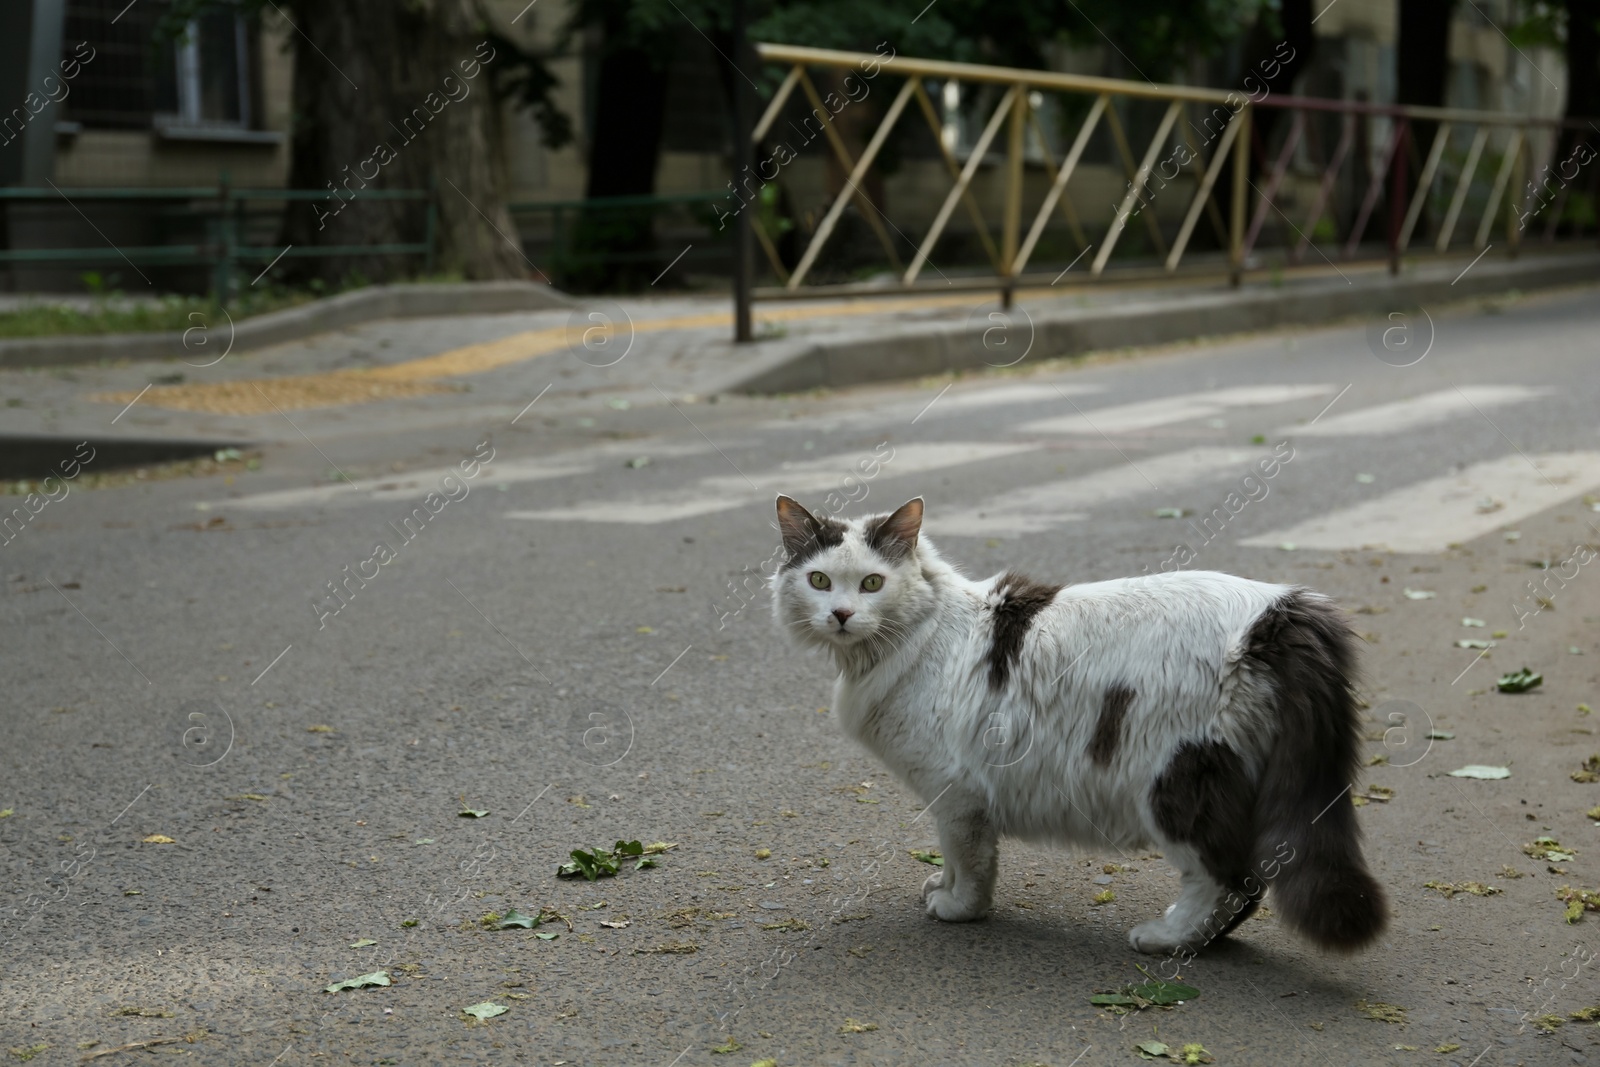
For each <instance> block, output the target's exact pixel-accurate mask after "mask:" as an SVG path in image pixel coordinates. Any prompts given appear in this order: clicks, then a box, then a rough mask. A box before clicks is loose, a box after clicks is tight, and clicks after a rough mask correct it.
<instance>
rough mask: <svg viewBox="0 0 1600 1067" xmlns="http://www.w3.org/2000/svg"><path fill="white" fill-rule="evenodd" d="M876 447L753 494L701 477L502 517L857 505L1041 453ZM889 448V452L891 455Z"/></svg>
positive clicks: (658, 518)
mask: <svg viewBox="0 0 1600 1067" xmlns="http://www.w3.org/2000/svg"><path fill="white" fill-rule="evenodd" d="M879 447H880V449H882V451H875V450H872V449H865V450H862V451H859V452H840V453H837V454H835V455H831V456H823V457H821V458H818V459H811V460H802V461H799V462H794V463H785V464H783V465H782V466H780V467H779V468H778V469H776V470H768V471H761V472H755V473H752V474H751V476H750V480H751V481H753V482H755V483H756V485H757V486H759V487H760V488H757V489H752V488H751V485H750V482H748V481H746V480H745V479H744V478H743V477H742V476H740V475H737V474H732V475H716V476H713V477H709V478H701V479H700V480H699V481H698V482H697V483H695V490H694V491H689V490H685V491H681V492H674V493H670V494H661V495H659V496H656V497H653V498H644V499H635V500H594V501H590V502H587V503H583V504H576V505H573V506H572V507H565V508H548V509H542V510H538V511H510V512H507V513H506V517H507V518H509V519H542V520H554V521H567V522H574V521H576V522H621V523H634V524H648V523H657V522H671V521H673V520H675V519H687V518H693V517H694V516H696V515H709V514H712V513H713V512H718V511H729V510H731V509H733V508H738V507H743V506H745V505H746V504H750V503H752V502H756V501H761V502H767V503H770V502H771V500H772V499H773V497H774V495H775V494H777V493H786V494H788V495H790V496H798V495H799V494H803V493H836V494H838V495H839V497H840V499H841V500H847V501H848V500H852V499H857V500H859V499H864V497H863V496H862V494H861V490H862V489H865V490H866V491H867V492H869V493H870V492H871V490H872V488H874V487H875V486H876V484H877V481H878V479H880V478H885V477H888V478H894V477H899V476H901V475H906V474H920V473H925V472H927V471H935V470H941V469H944V468H946V467H955V466H960V465H961V464H965V463H976V462H979V461H981V460H991V459H999V458H1001V457H1003V456H1014V455H1018V454H1020V453H1023V452H1032V451H1036V450H1037V449H1038V448H1039V446H1038V445H1033V444H981V443H976V442H967V441H945V442H934V443H913V444H902V445H894V446H887V445H884V446H879ZM891 447H892V450H893V451H892V453H891V452H890V451H889V449H890V448H891ZM885 457H888V458H885ZM863 464H865V465H863ZM875 466H876V467H878V468H880V469H879V470H878V472H877V473H876V474H873V473H869V472H870V471H872V469H873V468H874V467H875ZM695 494H697V495H695ZM912 495H915V494H912ZM900 503H902V501H900V500H896V501H895V504H900Z"/></svg>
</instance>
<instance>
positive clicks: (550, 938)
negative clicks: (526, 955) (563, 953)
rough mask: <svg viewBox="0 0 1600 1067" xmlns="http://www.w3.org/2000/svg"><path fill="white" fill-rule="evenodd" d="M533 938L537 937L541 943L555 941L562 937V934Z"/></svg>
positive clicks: (540, 935)
mask: <svg viewBox="0 0 1600 1067" xmlns="http://www.w3.org/2000/svg"><path fill="white" fill-rule="evenodd" d="M533 936H534V937H537V938H538V939H539V940H540V941H554V940H555V939H556V938H558V937H560V936H561V935H560V934H534V935H533Z"/></svg>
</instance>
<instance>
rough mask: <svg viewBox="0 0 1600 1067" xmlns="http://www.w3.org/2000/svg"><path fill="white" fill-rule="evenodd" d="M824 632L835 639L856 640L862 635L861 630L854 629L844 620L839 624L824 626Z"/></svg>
mask: <svg viewBox="0 0 1600 1067" xmlns="http://www.w3.org/2000/svg"><path fill="white" fill-rule="evenodd" d="M822 632H823V633H825V634H827V635H828V637H830V638H832V639H833V640H835V641H854V640H856V639H857V638H859V637H860V636H861V631H860V630H852V629H850V628H849V627H848V626H847V625H846V624H845V623H842V622H841V623H839V624H838V625H837V626H824V627H823V628H822Z"/></svg>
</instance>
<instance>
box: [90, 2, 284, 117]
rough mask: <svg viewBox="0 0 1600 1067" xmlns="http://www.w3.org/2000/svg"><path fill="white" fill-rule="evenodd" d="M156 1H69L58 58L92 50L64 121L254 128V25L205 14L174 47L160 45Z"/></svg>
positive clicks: (164, 41) (231, 15)
mask: <svg viewBox="0 0 1600 1067" xmlns="http://www.w3.org/2000/svg"><path fill="white" fill-rule="evenodd" d="M169 8H170V5H169V4H166V3H162V2H160V0H141V2H138V3H134V4H129V3H128V2H127V0H69V2H68V4H67V16H66V25H65V27H64V32H63V34H62V48H63V53H64V54H68V55H70V54H71V53H72V51H73V50H74V49H76V48H78V47H79V46H80V45H81V44H82V43H83V42H88V44H89V45H90V46H92V47H93V48H94V50H95V53H96V54H95V59H94V61H93V62H91V63H88V64H85V65H84V67H83V70H82V73H81V74H80V75H79V77H78V78H77V79H76V80H75V81H74V84H73V88H72V94H71V95H70V96H69V97H67V99H66V101H65V102H64V110H63V113H62V116H61V117H62V119H64V120H66V121H69V122H77V123H81V124H82V125H83V126H84V127H86V128H90V129H123V130H138V129H151V128H157V129H177V130H181V129H186V128H187V129H222V130H226V129H250V128H251V127H252V126H253V125H254V124H255V117H256V116H255V107H254V96H255V94H254V91H253V86H254V80H255V65H254V57H255V55H256V52H257V42H256V36H257V32H256V27H255V24H254V20H253V19H250V18H247V17H245V16H242V15H239V14H237V13H235V12H233V11H228V10H222V11H216V10H213V11H210V12H207V13H206V14H204V15H202V16H201V17H199V18H197V19H194V20H192V21H191V22H190V23H189V24H188V26H187V28H186V31H185V32H184V33H183V34H182V36H180V37H179V38H178V39H176V40H172V39H170V38H159V37H158V36H157V33H158V28H159V25H160V22H161V19H162V16H163V15H164V14H166V12H167V11H168V10H169Z"/></svg>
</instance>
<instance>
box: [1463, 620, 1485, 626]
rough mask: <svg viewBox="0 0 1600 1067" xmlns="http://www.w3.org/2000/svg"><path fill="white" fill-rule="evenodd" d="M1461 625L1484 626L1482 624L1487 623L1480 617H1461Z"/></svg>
mask: <svg viewBox="0 0 1600 1067" xmlns="http://www.w3.org/2000/svg"><path fill="white" fill-rule="evenodd" d="M1461 625H1462V626H1477V627H1484V626H1488V625H1489V624H1488V623H1486V622H1484V621H1483V620H1482V619H1462V620H1461Z"/></svg>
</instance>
